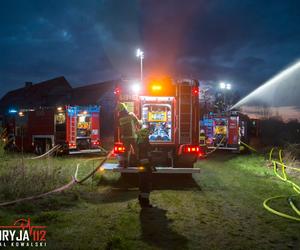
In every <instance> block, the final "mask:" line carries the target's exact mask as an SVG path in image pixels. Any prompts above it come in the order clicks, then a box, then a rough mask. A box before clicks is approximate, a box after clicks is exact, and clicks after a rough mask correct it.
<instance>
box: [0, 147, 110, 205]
mask: <svg viewBox="0 0 300 250" xmlns="http://www.w3.org/2000/svg"><path fill="white" fill-rule="evenodd" d="M112 154H113V150H111V151H110V152H109V153H108V154H107V155H106V156H105V158H104V159H103V160H102V161H101V162H100V164H99V165H98V166H97V167H96V168H95V169H94V170H92V171H91V172H90V173H89V174H88V175H86V176H85V177H84V178H82V179H80V180H78V178H77V175H78V170H79V166H80V164H77V167H76V171H75V174H74V176H72V180H71V181H70V182H69V183H67V184H65V185H63V186H61V187H58V188H56V189H53V190H51V191H48V192H46V193H43V194H39V195H34V196H29V197H25V198H20V199H17V200H13V201H7V202H2V203H0V207H3V206H8V205H13V204H16V203H20V202H24V201H29V200H36V199H40V198H44V197H46V196H48V195H51V194H55V193H60V192H62V191H65V190H67V189H69V188H70V187H72V186H74V185H76V184H82V183H83V182H85V181H86V180H87V179H89V178H90V177H92V176H93V175H94V174H95V173H96V172H97V171H98V170H100V169H101V167H102V165H103V164H104V163H105V162H106V161H107V160H108V159H109V158H110V156H111V155H112ZM96 159H99V158H92V159H87V160H86V161H85V162H84V163H86V162H88V161H91V160H96Z"/></svg>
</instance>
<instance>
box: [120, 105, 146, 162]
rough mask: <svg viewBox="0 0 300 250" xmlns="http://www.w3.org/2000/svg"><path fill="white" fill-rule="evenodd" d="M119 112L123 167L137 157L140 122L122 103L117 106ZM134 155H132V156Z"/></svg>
mask: <svg viewBox="0 0 300 250" xmlns="http://www.w3.org/2000/svg"><path fill="white" fill-rule="evenodd" d="M117 110H118V112H119V125H120V130H121V140H122V142H123V143H124V146H125V149H126V150H125V156H124V157H125V167H128V165H129V164H132V161H133V160H134V158H135V160H136V159H137V150H138V149H137V132H138V130H139V129H140V127H141V122H140V121H139V120H138V118H137V117H136V115H135V114H133V113H132V112H128V109H127V107H126V105H125V104H124V103H119V104H118V106H117ZM133 156H134V157H133Z"/></svg>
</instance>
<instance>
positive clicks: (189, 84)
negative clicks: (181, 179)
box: [114, 78, 203, 174]
mask: <svg viewBox="0 0 300 250" xmlns="http://www.w3.org/2000/svg"><path fill="white" fill-rule="evenodd" d="M115 97H116V105H117V104H118V103H125V104H126V106H127V108H128V111H129V112H133V113H134V114H135V115H136V116H137V117H138V118H139V119H140V120H141V121H142V128H147V129H148V130H149V132H150V135H149V141H150V144H151V159H152V163H153V164H154V166H155V167H156V169H157V172H160V173H183V174H190V173H196V172H198V171H199V169H195V168H193V165H194V163H195V162H196V161H197V159H198V157H199V155H201V154H202V153H203V152H201V151H200V148H199V141H198V140H199V138H198V137H199V83H198V81H197V80H190V79H184V80H173V79H170V78H163V79H148V80H147V81H146V82H144V83H143V85H139V84H130V83H129V82H128V81H125V82H122V83H121V84H119V85H118V86H117V87H116V89H115ZM118 120H119V118H118V112H117V111H116V112H115V136H114V137H115V147H114V152H115V154H116V155H117V156H118V159H119V162H120V164H119V166H120V168H121V171H120V172H136V170H135V168H136V165H135V163H134V162H130V163H129V167H127V168H126V169H125V168H124V169H123V170H122V164H121V163H122V160H123V158H122V157H123V155H124V153H125V150H126V149H125V147H124V145H123V142H122V140H121V135H120V127H119V122H118Z"/></svg>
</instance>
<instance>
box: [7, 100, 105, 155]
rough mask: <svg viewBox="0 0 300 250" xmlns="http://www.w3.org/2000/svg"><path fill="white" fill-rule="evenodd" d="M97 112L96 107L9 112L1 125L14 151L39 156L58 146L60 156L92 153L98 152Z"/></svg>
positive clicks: (46, 108) (98, 120)
mask: <svg viewBox="0 0 300 250" xmlns="http://www.w3.org/2000/svg"><path fill="white" fill-rule="evenodd" d="M99 113H100V107H99V106H86V107H83V106H65V107H62V106H61V107H43V108H37V109H20V110H16V109H11V110H10V111H9V115H8V116H7V117H6V119H5V120H6V121H5V124H6V129H7V133H8V135H9V136H10V142H12V143H13V144H14V145H15V147H16V148H17V149H18V150H23V151H27V152H35V153H37V154H43V153H44V152H47V151H48V150H50V149H51V148H52V147H54V146H56V145H61V152H64V153H69V154H76V153H96V152H100V151H101V150H100V130H99V127H100V118H99ZM12 135H13V136H12ZM12 138H13V139H12ZM8 147H9V145H8Z"/></svg>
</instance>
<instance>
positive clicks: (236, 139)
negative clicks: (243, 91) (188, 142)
mask: <svg viewBox="0 0 300 250" xmlns="http://www.w3.org/2000/svg"><path fill="white" fill-rule="evenodd" d="M249 121H250V120H249V118H248V116H246V115H244V114H241V113H239V112H237V111H229V112H224V113H212V112H211V113H209V114H207V115H204V118H203V120H202V121H200V127H201V129H203V130H204V131H205V135H206V138H207V139H206V145H207V148H208V149H215V148H218V149H224V150H231V151H234V152H239V151H240V148H241V147H240V146H241V142H243V143H247V144H248V143H249V135H248V132H249V129H248V127H249Z"/></svg>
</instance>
